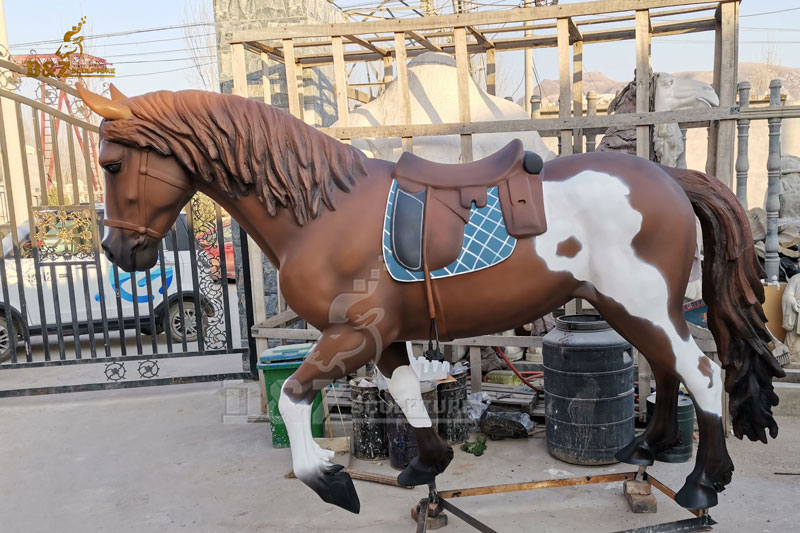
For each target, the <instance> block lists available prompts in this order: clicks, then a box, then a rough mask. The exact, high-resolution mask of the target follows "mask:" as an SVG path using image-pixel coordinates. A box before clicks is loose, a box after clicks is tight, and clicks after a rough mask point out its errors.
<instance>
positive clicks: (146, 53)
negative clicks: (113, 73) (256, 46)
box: [103, 46, 216, 59]
mask: <svg viewBox="0 0 800 533" xmlns="http://www.w3.org/2000/svg"><path fill="white" fill-rule="evenodd" d="M198 48H204V49H212V48H216V46H198ZM189 50H194V48H176V49H174V50H156V51H155V52H134V53H132V54H111V55H104V56H103V59H109V58H112V57H130V56H137V57H142V56H149V55H154V54H170V53H172V52H188V51H189Z"/></svg>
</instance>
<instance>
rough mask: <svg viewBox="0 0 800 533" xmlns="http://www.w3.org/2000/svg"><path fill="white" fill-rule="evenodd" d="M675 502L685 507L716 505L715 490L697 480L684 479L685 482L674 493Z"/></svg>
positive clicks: (698, 507)
mask: <svg viewBox="0 0 800 533" xmlns="http://www.w3.org/2000/svg"><path fill="white" fill-rule="evenodd" d="M675 503H677V504H678V505H680V506H681V507H683V508H685V509H708V508H710V507H714V506H715V505H717V491H716V490H714V488H713V487H708V486H706V485H702V484H701V483H698V482H697V481H691V480H688V479H687V480H686V484H684V485H683V488H681V490H679V491H678V493H677V494H676V495H675Z"/></svg>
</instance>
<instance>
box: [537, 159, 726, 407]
mask: <svg viewBox="0 0 800 533" xmlns="http://www.w3.org/2000/svg"><path fill="white" fill-rule="evenodd" d="M543 185H544V187H543V193H544V207H545V214H546V216H547V226H548V227H547V232H545V233H544V234H543V235H540V236H538V237H536V239H534V240H533V242H534V247H535V250H536V253H537V254H538V255H539V256H540V257H541V258H542V259H543V260H544V261H545V263H546V264H547V267H548V268H549V269H550V270H552V271H556V272H559V271H566V272H569V273H571V274H572V275H573V276H574V277H575V279H577V280H579V281H584V282H587V283H591V284H592V285H593V286H594V287H595V289H596V290H597V292H599V293H601V294H603V295H605V296H607V297H609V298H612V299H613V300H615V301H616V302H617V303H619V304H620V305H622V306H623V307H625V309H626V310H627V311H628V313H630V314H631V315H633V316H637V317H641V318H643V319H645V320H648V321H649V322H651V323H653V324H654V325H655V326H657V327H660V328H661V329H663V330H664V332H665V333H666V335H667V337H668V338H669V340H670V342H671V344H672V350H673V353H674V354H675V358H676V372H677V373H678V375H679V376H680V377H681V380H682V381H683V383H684V385H686V387H687V388H688V389H689V390H690V391H691V392H692V394H693V395H694V398H695V401H696V402H697V403H698V405H699V406H700V408H701V409H703V410H704V411H706V412H709V413H713V414H716V415H720V414H721V413H722V399H721V398H722V396H721V386H722V382H721V372H720V367H719V365H717V364H715V363H713V362H712V361H709V363H710V364H708V365H706V364H705V363H704V365H703V366H704V367H705V368H706V372H709V371H710V373H711V374H712V376H711V386H710V387H709V377H708V376H707V375H705V374H704V373H703V372H701V371H700V368H699V366H700V361H701V358H702V357H705V356H704V355H703V352H702V351H700V349H699V348H698V347H697V345H696V344H695V343H694V341H693V340H692V339H691V338H690V339H689V340H687V341H684V340H683V339H682V338H681V336H680V335H679V334H678V332H677V331H676V330H675V327H674V326H673V324H672V322H671V320H670V318H669V314H668V302H669V291H668V287H667V282H666V280H665V279H664V277H663V275H662V274H661V272H660V271H659V270H658V269H657V268H655V267H654V266H652V265H650V264H648V263H646V262H645V261H643V260H642V259H641V258H639V257H637V255H636V253H635V250H634V249H633V245H632V243H633V239H634V237H636V235H637V234H638V233H639V230H640V229H641V227H642V214H641V213H640V212H638V211H636V210H635V209H634V208H633V207H632V206H631V204H630V201H629V195H630V189H629V188H628V186H627V185H626V184H625V183H624V182H623V181H622V180H620V179H619V178H617V177H616V176H613V175H611V174H606V173H604V172H597V171H591V170H584V171H582V172H580V173H578V174H576V175H575V176H573V177H571V178H569V179H567V180H564V181H559V182H544V184H543ZM598 198H602V201H598ZM687 201H688V200H687ZM571 237H572V238H574V239H577V240H578V242H579V243H580V244H581V248H580V250H579V251H578V253H577V254H575V255H574V256H572V257H566V256H563V255H559V254H558V253H557V250H558V245H559V243H561V242H563V241H565V240H567V239H570V238H571Z"/></svg>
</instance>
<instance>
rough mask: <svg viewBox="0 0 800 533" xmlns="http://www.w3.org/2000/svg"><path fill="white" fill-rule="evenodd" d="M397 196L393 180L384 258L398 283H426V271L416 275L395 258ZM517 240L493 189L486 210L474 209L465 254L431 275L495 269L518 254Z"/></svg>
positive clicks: (464, 244) (468, 226) (386, 220)
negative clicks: (393, 220) (513, 254)
mask: <svg viewBox="0 0 800 533" xmlns="http://www.w3.org/2000/svg"><path fill="white" fill-rule="evenodd" d="M396 195H397V181H392V188H391V189H390V190H389V199H388V200H387V202H386V215H385V216H384V220H383V259H384V261H385V262H386V267H387V268H388V269H389V273H390V274H391V276H392V278H394V279H396V280H397V281H423V280H424V279H425V274H424V273H423V272H413V271H411V270H408V269H406V268H405V267H403V266H401V265H400V263H398V262H397V260H396V259H395V258H394V256H393V255H392V235H391V227H392V225H391V222H392V207H393V206H394V199H395V197H396ZM516 244H517V239H515V238H514V237H512V236H510V235H509V234H508V232H507V231H506V224H505V222H504V221H503V213H502V211H500V199H499V198H498V196H497V187H492V188H490V189H489V191H488V194H487V202H486V205H485V206H484V207H481V208H476V207H475V206H473V207H472V210H471V211H470V213H469V222H468V223H467V226H466V228H465V230H464V242H463V243H462V244H461V253H460V254H459V255H458V259H456V260H455V261H454V262H453V263H451V264H449V265H447V266H446V267H444V268H440V269H438V270H434V271H432V272H431V278H433V279H437V278H446V277H448V276H457V275H459V274H467V273H469V272H475V271H476V270H481V269H484V268H489V267H491V266H494V265H496V264H498V263H500V262H501V261H503V260H505V259H508V258H509V257H510V256H511V253H512V252H513V251H514V247H515V246H516Z"/></svg>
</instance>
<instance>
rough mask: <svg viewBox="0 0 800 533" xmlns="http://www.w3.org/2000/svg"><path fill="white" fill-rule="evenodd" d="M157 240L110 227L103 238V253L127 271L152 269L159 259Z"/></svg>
mask: <svg viewBox="0 0 800 533" xmlns="http://www.w3.org/2000/svg"><path fill="white" fill-rule="evenodd" d="M156 244H157V243H156V241H155V240H154V239H151V238H149V237H140V236H139V235H136V234H133V233H132V232H129V231H120V230H114V229H110V230H107V231H106V237H105V238H104V239H103V242H102V247H103V253H105V255H106V257H107V258H108V260H109V261H111V262H112V263H113V264H115V265H117V266H118V267H119V268H121V269H122V270H124V271H125V272H134V271H143V270H149V269H151V268H152V267H153V266H154V265H155V264H156V262H157V260H158V247H157V245H156Z"/></svg>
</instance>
